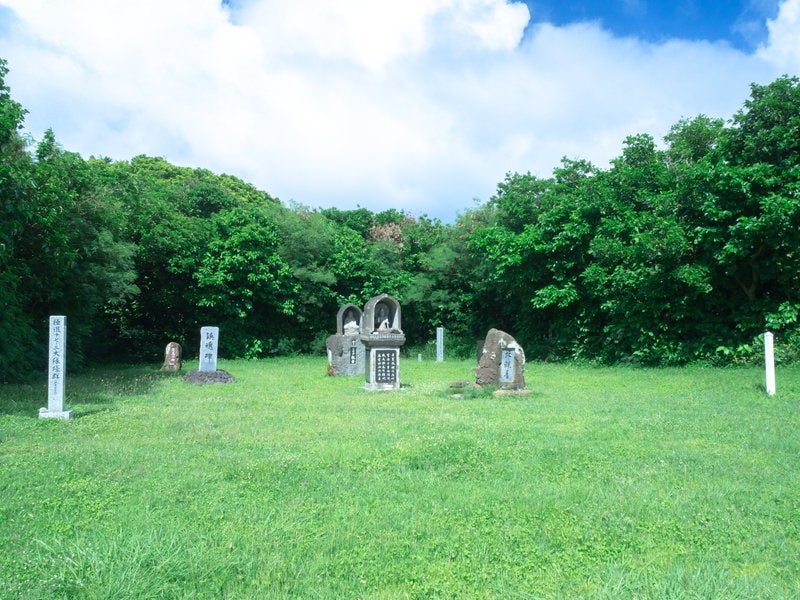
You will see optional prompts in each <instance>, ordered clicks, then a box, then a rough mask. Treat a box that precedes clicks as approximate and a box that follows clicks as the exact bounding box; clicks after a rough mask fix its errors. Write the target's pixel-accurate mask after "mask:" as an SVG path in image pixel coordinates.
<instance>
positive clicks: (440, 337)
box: [436, 327, 444, 362]
mask: <svg viewBox="0 0 800 600" xmlns="http://www.w3.org/2000/svg"><path fill="white" fill-rule="evenodd" d="M443 360H444V327H437V328H436V362H442V361H443Z"/></svg>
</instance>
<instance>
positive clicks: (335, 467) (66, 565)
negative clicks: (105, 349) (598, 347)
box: [0, 357, 800, 599]
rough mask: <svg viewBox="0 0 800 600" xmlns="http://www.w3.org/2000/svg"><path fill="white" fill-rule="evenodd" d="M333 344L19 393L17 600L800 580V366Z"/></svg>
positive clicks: (618, 589)
mask: <svg viewBox="0 0 800 600" xmlns="http://www.w3.org/2000/svg"><path fill="white" fill-rule="evenodd" d="M473 366H474V365H473V364H472V363H470V362H467V361H447V362H445V363H435V362H425V363H418V362H416V361H411V360H404V361H403V362H402V364H401V378H402V381H403V384H404V387H403V389H402V390H400V391H397V392H372V393H368V392H365V391H364V390H363V380H361V379H359V378H329V377H326V376H325V367H326V364H325V361H324V359H321V358H309V357H301V358H286V359H271V360H264V361H228V362H225V361H222V362H221V363H220V367H221V368H223V369H226V370H228V371H229V372H230V373H232V374H233V375H234V376H235V377H236V378H237V381H236V383H234V384H231V385H210V386H194V385H191V384H188V383H185V382H183V381H182V380H181V379H180V377H177V376H174V375H165V374H161V373H159V372H158V371H157V367H158V365H156V366H151V367H119V368H115V369H105V370H95V371H91V372H89V373H86V374H83V375H80V376H74V377H70V378H68V380H67V387H66V393H67V398H66V405H67V408H72V409H73V410H74V413H75V418H74V419H73V420H72V421H69V422H65V421H55V420H45V419H43V420H39V419H37V411H38V409H39V407H40V406H43V405H45V404H46V386H45V384H44V383H41V384H40V385H34V386H13V385H5V386H2V388H0V597H2V598H48V599H49V598H109V599H110V598H115V599H118V598H387V599H388V598H726V599H727V598H747V599H750V598H799V597H800V460H799V459H800V367H781V366H780V365H779V366H778V374H777V379H778V394H777V395H776V396H774V397H771V398H770V397H768V396H767V395H766V394H765V393H764V377H763V370H760V369H754V368H740V369H710V368H700V367H689V368H682V369H658V370H646V369H635V368H592V367H578V366H568V365H550V364H529V365H527V367H526V380H527V383H528V387H529V388H530V390H531V394H530V395H527V396H507V397H501V398H494V397H492V396H491V395H487V394H468V395H467V397H466V398H462V399H457V398H452V397H450V396H449V395H448V390H447V384H448V383H449V382H451V381H454V380H459V379H470V378H472V376H473V375H472V368H473Z"/></svg>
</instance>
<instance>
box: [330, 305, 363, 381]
mask: <svg viewBox="0 0 800 600" xmlns="http://www.w3.org/2000/svg"><path fill="white" fill-rule="evenodd" d="M361 316H362V312H361V309H360V308H358V307H357V306H356V305H354V304H345V305H344V306H343V307H342V308H340V309H339V312H338V313H337V315H336V333H335V334H333V335H331V336H330V337H328V339H327V340H326V342H325V348H326V350H327V352H328V373H329V374H330V375H333V376H340V375H345V376H347V375H363V374H364V362H365V359H364V344H363V343H362V342H361V338H360V337H359V335H360V332H361Z"/></svg>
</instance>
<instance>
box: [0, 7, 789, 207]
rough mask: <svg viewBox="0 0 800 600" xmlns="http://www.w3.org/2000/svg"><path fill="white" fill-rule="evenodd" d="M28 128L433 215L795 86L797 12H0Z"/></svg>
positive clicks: (96, 150) (600, 162)
mask: <svg viewBox="0 0 800 600" xmlns="http://www.w3.org/2000/svg"><path fill="white" fill-rule="evenodd" d="M0 56H1V57H3V58H5V59H6V60H7V61H8V66H9V68H10V73H9V75H8V77H7V79H6V83H7V84H8V85H9V86H10V87H11V93H12V96H13V97H14V98H15V99H16V100H18V101H19V102H21V103H22V104H23V106H24V107H25V108H26V109H28V111H29V114H28V115H27V117H26V133H27V134H29V135H30V136H31V138H32V139H33V140H37V139H41V137H42V134H43V132H44V131H45V129H47V128H52V129H53V130H54V132H55V135H56V139H57V140H59V142H60V143H61V144H62V145H63V146H64V147H65V148H67V149H69V150H72V151H76V152H80V153H81V154H82V155H83V156H85V157H89V156H108V157H110V158H112V159H115V160H127V159H130V158H132V157H134V156H136V155H139V154H147V155H151V156H163V157H164V158H166V159H167V160H169V161H170V162H172V163H174V164H178V165H183V166H189V167H203V168H207V169H210V170H212V171H214V172H218V173H223V172H224V173H230V174H233V175H236V176H239V177H241V178H243V179H245V180H246V181H249V182H251V183H253V184H254V185H256V186H257V187H259V188H260V189H263V190H265V191H266V192H268V193H270V194H272V195H273V196H276V197H278V198H280V199H281V200H283V201H285V202H287V203H289V202H296V203H299V204H303V205H306V206H310V207H328V206H337V207H339V208H342V209H348V208H355V207H357V206H363V207H367V208H369V209H371V210H374V211H380V210H385V209H387V208H396V209H400V210H405V211H407V212H408V213H410V214H412V215H417V216H418V215H422V214H427V215H428V216H432V217H437V218H440V219H442V220H444V221H447V222H449V221H452V220H453V219H454V218H455V217H456V215H457V214H459V213H461V212H463V211H465V210H467V209H469V208H472V207H474V206H475V204H476V202H477V203H480V202H485V201H486V200H487V199H489V198H490V197H491V196H492V195H493V194H494V192H495V190H496V186H497V184H498V183H499V182H500V181H501V180H502V179H503V177H504V176H505V174H506V173H507V172H509V171H520V172H525V171H530V172H532V173H534V174H536V175H539V176H542V177H546V176H549V175H550V174H551V173H552V170H553V168H555V167H556V166H558V164H559V162H560V160H561V159H562V157H565V156H566V157H568V158H581V159H587V160H590V161H592V162H593V163H595V164H596V165H597V166H599V167H601V168H606V167H607V166H608V164H609V161H610V160H611V159H613V158H614V157H615V156H617V155H619V153H620V152H621V149H622V144H623V141H624V139H625V137H626V136H629V135H634V134H638V133H649V134H651V135H652V136H653V137H654V138H655V139H656V140H657V141H661V140H662V139H663V136H664V135H665V134H666V133H667V132H668V131H669V128H670V127H671V126H672V125H674V124H675V123H677V122H678V121H679V120H680V119H682V118H691V117H694V116H696V115H698V114H706V115H709V116H712V117H721V118H724V119H728V118H730V117H732V116H733V114H734V113H735V112H736V111H737V110H738V109H740V108H741V107H742V105H743V103H744V101H745V100H746V99H747V97H748V95H749V88H750V84H751V83H754V82H755V83H760V84H766V83H769V82H770V81H772V80H774V79H775V78H777V77H778V76H780V75H782V74H790V75H795V74H798V73H800V0H744V1H742V2H738V3H737V2H722V1H720V2H701V1H697V0H695V1H692V0H677V1H676V2H648V1H647V0H620V1H616V0H612V1H609V2H577V1H573V0H565V1H563V2H562V1H558V0H527V2H525V3H523V2H511V1H507V0H404V1H403V2H397V1H396V0H337V2H330V1H329V0H230V1H226V2H222V1H221V0H137V2H130V0H59V1H58V2H54V1H53V0H0Z"/></svg>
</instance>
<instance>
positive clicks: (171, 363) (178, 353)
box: [161, 342, 183, 372]
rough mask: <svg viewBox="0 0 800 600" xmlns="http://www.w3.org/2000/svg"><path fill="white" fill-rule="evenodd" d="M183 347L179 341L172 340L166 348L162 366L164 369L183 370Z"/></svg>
mask: <svg viewBox="0 0 800 600" xmlns="http://www.w3.org/2000/svg"><path fill="white" fill-rule="evenodd" d="M182 355H183V349H182V348H181V345H180V344H179V343H178V342H170V343H169V344H167V347H166V348H165V349H164V364H163V365H162V367H161V370H162V371H173V372H175V371H180V370H181V366H182V363H181V357H182Z"/></svg>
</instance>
